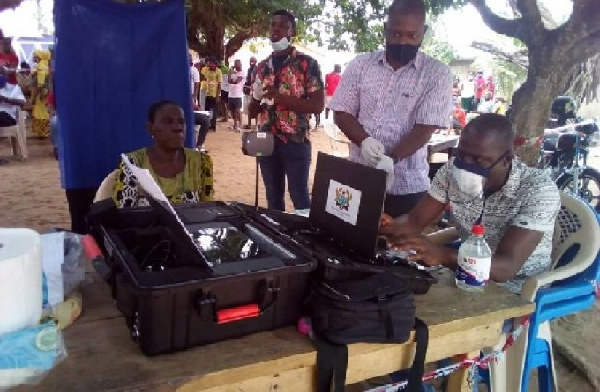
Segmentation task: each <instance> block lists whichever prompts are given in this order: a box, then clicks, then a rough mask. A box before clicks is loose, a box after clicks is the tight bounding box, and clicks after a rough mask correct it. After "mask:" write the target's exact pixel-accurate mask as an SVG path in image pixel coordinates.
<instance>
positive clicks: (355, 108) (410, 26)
mask: <svg viewBox="0 0 600 392" xmlns="http://www.w3.org/2000/svg"><path fill="white" fill-rule="evenodd" d="M384 28H385V43H386V45H385V50H383V51H381V50H380V51H375V52H371V53H365V54H361V55H358V56H357V57H356V58H355V59H354V60H352V61H351V62H350V64H348V67H347V68H346V71H345V72H344V76H343V77H342V81H341V83H340V85H339V87H338V89H337V91H336V93H335V95H334V97H333V99H332V101H331V104H330V107H331V109H332V110H333V111H334V112H335V113H334V120H335V123H336V124H337V125H338V126H339V128H340V129H341V130H342V132H343V133H344V134H345V135H346V136H347V137H348V138H349V139H350V140H351V141H352V142H353V144H352V145H351V146H350V159H351V160H353V161H355V162H359V163H362V164H365V165H369V166H373V167H377V168H380V169H384V170H386V171H387V172H388V194H387V196H386V200H385V207H384V210H385V212H386V213H387V214H389V215H391V216H392V217H397V216H399V215H402V214H406V213H408V212H409V211H410V210H411V209H412V208H413V207H414V206H415V205H416V204H417V202H418V200H419V199H420V198H421V196H423V194H425V192H426V191H427V190H428V189H429V177H428V173H429V164H428V163H427V146H426V144H427V142H428V141H429V139H430V138H431V134H432V133H433V131H434V130H436V129H438V128H447V127H448V126H449V125H450V120H451V117H452V74H451V72H450V68H448V67H447V66H446V65H444V64H443V63H441V62H439V61H437V60H435V59H433V58H431V57H429V56H427V55H426V54H424V53H423V52H420V51H419V47H420V45H421V43H422V41H423V36H424V34H425V31H426V26H425V5H424V4H423V0H395V1H394V2H393V4H392V5H391V6H390V8H389V9H388V17H387V22H386V23H385V25H384Z"/></svg>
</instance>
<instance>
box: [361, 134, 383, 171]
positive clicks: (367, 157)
mask: <svg viewBox="0 0 600 392" xmlns="http://www.w3.org/2000/svg"><path fill="white" fill-rule="evenodd" d="M360 155H361V156H362V159H363V160H364V161H365V162H366V163H367V164H368V165H369V166H373V167H374V166H375V165H377V163H379V160H380V159H381V157H382V156H384V155H385V147H384V146H383V143H381V142H380V141H379V140H375V139H373V138H372V137H370V136H369V137H368V138H366V139H365V140H363V141H362V143H361V144H360Z"/></svg>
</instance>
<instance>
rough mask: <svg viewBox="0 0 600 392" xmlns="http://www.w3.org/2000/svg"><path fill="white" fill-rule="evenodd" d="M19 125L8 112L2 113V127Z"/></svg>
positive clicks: (0, 123)
mask: <svg viewBox="0 0 600 392" xmlns="http://www.w3.org/2000/svg"><path fill="white" fill-rule="evenodd" d="M13 125H17V121H16V120H15V119H14V118H12V117H11V115H10V114H8V113H6V112H0V127H12V126H13Z"/></svg>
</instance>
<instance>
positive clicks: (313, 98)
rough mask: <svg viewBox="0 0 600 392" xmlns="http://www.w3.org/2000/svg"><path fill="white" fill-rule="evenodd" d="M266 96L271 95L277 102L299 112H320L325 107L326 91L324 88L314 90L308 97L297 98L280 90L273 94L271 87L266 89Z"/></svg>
mask: <svg viewBox="0 0 600 392" xmlns="http://www.w3.org/2000/svg"><path fill="white" fill-rule="evenodd" d="M266 91H267V92H266V97H267V98H269V97H270V96H271V97H272V98H273V99H274V100H275V103H276V104H280V105H283V106H285V107H286V108H287V109H289V110H291V111H294V112H298V113H320V112H322V111H323V108H324V107H325V92H324V91H323V89H320V90H317V91H313V92H312V93H309V94H308V97H307V98H297V97H292V96H289V95H281V94H279V93H278V92H277V93H275V94H272V93H271V91H272V89H271V88H267V89H266Z"/></svg>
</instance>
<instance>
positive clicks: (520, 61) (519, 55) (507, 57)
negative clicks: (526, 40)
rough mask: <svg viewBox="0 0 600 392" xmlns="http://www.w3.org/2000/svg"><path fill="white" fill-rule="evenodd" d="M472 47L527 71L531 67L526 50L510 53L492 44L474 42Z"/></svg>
mask: <svg viewBox="0 0 600 392" xmlns="http://www.w3.org/2000/svg"><path fill="white" fill-rule="evenodd" d="M471 47H473V48H475V49H479V50H481V51H483V52H486V53H490V54H492V55H494V56H495V57H498V58H499V59H501V60H504V61H508V62H509V63H512V64H515V65H518V66H519V67H521V68H524V69H527V67H528V66H529V59H528V58H527V50H526V49H524V50H519V51H517V52H513V53H509V52H506V51H504V50H502V49H500V48H498V47H497V46H495V45H492V44H490V43H487V42H478V41H475V42H473V43H472V44H471Z"/></svg>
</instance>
